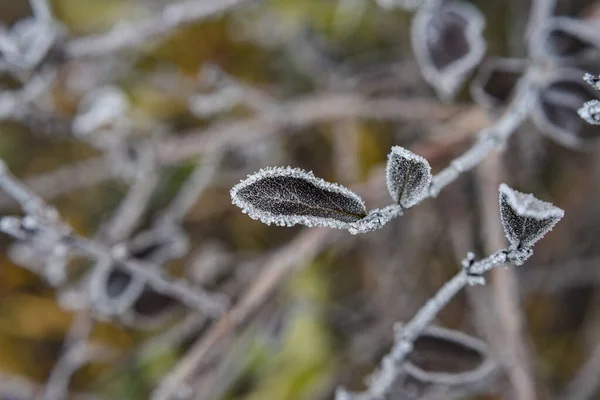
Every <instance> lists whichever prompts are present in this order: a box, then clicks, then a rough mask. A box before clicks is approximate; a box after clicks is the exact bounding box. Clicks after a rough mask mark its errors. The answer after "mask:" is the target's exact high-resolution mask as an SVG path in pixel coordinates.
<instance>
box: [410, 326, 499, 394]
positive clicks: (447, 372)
mask: <svg viewBox="0 0 600 400" xmlns="http://www.w3.org/2000/svg"><path fill="white" fill-rule="evenodd" d="M495 368H496V363H495V362H494V361H492V360H491V359H490V357H489V354H488V349H487V346H486V344H485V343H484V342H483V341H481V340H479V339H476V338H474V337H472V336H469V335H467V334H464V333H462V332H458V331H454V330H451V329H445V328H440V327H434V326H430V327H428V328H427V329H426V330H425V332H423V334H421V336H419V338H418V339H417V340H416V341H415V343H414V349H413V351H412V352H411V353H410V355H409V356H408V359H407V362H406V364H405V369H406V371H407V372H408V374H409V375H410V376H412V377H413V378H415V379H417V380H419V381H422V382H430V383H436V384H446V385H458V384H465V383H470V382H475V381H477V380H480V379H482V378H484V377H485V376H487V375H488V374H489V373H491V372H492V371H493V370H494V369H495Z"/></svg>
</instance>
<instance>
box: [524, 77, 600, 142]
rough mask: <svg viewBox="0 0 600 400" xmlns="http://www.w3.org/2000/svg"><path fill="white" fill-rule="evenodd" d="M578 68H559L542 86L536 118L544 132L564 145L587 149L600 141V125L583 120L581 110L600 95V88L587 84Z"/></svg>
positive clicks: (535, 110)
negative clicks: (579, 111) (599, 126)
mask: <svg viewBox="0 0 600 400" xmlns="http://www.w3.org/2000/svg"><path fill="white" fill-rule="evenodd" d="M583 74H584V72H583V71H581V70H578V69H568V68H564V69H559V70H557V71H556V72H555V74H554V75H553V77H551V78H550V79H549V80H548V82H547V83H546V86H545V87H544V88H543V89H542V90H540V93H539V98H538V101H537V104H536V107H535V108H534V110H533V114H532V116H533V121H534V122H535V124H536V125H537V127H538V129H539V130H540V132H541V133H542V134H545V135H548V136H549V137H551V138H552V139H554V140H555V141H557V142H558V143H560V144H562V145H563V146H566V147H569V148H572V149H586V148H588V149H589V148H590V146H591V145H594V144H598V143H600V129H599V128H598V127H597V126H593V125H590V124H588V123H586V122H585V121H583V120H582V119H581V117H580V114H579V113H578V110H579V109H580V108H581V106H582V105H583V104H584V103H585V102H587V101H588V100H593V99H596V100H598V99H599V95H600V92H598V91H596V90H594V89H593V88H592V87H591V86H589V85H587V84H586V83H585V82H584V81H583V80H582V79H581V77H582V76H583Z"/></svg>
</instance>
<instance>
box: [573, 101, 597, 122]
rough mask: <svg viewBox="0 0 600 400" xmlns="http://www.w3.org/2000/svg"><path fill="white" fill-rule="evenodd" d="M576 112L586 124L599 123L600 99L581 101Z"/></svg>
mask: <svg viewBox="0 0 600 400" xmlns="http://www.w3.org/2000/svg"><path fill="white" fill-rule="evenodd" d="M577 114H579V116H580V117H581V118H582V119H583V120H584V121H585V122H587V123H588V124H591V125H600V101H598V100H590V101H586V102H585V103H583V107H581V108H580V109H579V110H577Z"/></svg>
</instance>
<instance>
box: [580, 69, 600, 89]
mask: <svg viewBox="0 0 600 400" xmlns="http://www.w3.org/2000/svg"><path fill="white" fill-rule="evenodd" d="M583 80H584V81H585V82H586V83H587V84H588V85H590V86H591V87H593V88H594V89H596V90H598V91H600V77H598V75H592V74H588V73H585V74H583Z"/></svg>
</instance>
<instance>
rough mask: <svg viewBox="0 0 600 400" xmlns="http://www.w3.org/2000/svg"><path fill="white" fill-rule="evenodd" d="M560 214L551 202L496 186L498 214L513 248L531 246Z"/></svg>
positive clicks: (554, 222)
mask: <svg viewBox="0 0 600 400" xmlns="http://www.w3.org/2000/svg"><path fill="white" fill-rule="evenodd" d="M563 215H564V211H563V210H561V209H560V208H558V207H556V206H554V205H553V204H551V203H548V202H545V201H542V200H538V199H536V198H535V197H534V196H533V195H531V194H525V193H521V192H518V191H516V190H514V189H512V188H510V187H508V186H507V185H505V184H502V185H500V217H501V219H502V226H503V227H504V233H505V235H506V238H507V239H508V241H509V243H510V247H511V248H513V249H516V248H527V247H531V246H533V245H534V244H535V243H536V242H537V241H538V240H540V239H541V238H542V237H543V236H544V235H545V234H546V233H548V232H549V231H550V230H551V229H552V228H553V227H554V225H556V223H557V222H558V221H560V219H561V218H562V217H563Z"/></svg>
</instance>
